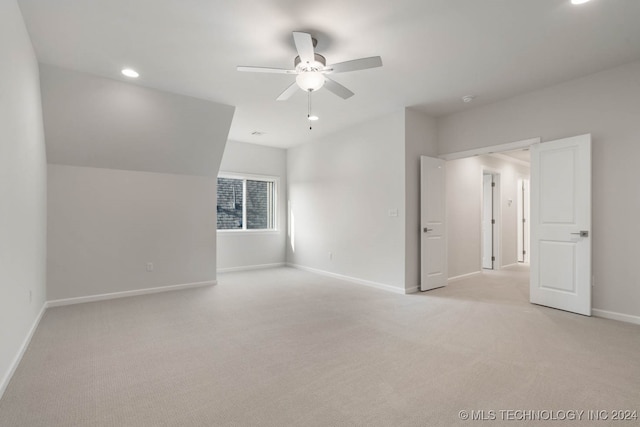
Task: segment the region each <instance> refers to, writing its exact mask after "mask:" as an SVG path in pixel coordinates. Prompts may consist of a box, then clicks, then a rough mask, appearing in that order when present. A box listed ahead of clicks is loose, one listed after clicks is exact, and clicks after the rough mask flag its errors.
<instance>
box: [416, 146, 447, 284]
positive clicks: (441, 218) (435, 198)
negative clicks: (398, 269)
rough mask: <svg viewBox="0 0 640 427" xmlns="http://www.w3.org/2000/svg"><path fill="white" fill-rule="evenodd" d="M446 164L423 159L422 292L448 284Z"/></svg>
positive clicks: (421, 216) (421, 183) (421, 210)
mask: <svg viewBox="0 0 640 427" xmlns="http://www.w3.org/2000/svg"><path fill="white" fill-rule="evenodd" d="M445 215H446V212H445V161H444V160H441V159H434V158H432V157H426V156H422V157H421V158H420V225H421V227H420V231H421V235H422V237H421V239H420V247H421V251H420V259H421V262H420V271H421V274H420V290H422V291H428V290H429V289H434V288H439V287H442V286H445V285H446V284H447V278H448V273H447V225H446V222H445V219H446V216H445Z"/></svg>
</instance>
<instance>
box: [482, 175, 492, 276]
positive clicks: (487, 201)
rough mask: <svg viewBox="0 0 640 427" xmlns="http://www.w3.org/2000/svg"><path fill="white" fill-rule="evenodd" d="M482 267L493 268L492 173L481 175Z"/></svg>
mask: <svg viewBox="0 0 640 427" xmlns="http://www.w3.org/2000/svg"><path fill="white" fill-rule="evenodd" d="M482 268H485V269H489V270H492V269H493V175H491V174H484V175H482Z"/></svg>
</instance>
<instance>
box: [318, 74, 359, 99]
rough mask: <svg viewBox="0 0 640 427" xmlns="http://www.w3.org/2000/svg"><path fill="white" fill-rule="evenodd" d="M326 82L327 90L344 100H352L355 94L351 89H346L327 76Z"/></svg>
mask: <svg viewBox="0 0 640 427" xmlns="http://www.w3.org/2000/svg"><path fill="white" fill-rule="evenodd" d="M325 79H326V80H325V82H324V87H326V88H327V90H329V92H333V93H335V94H336V95H338V96H339V97H340V98H342V99H347V98H351V97H352V96H353V95H354V93H353V92H351V91H350V90H349V89H347V88H346V87H344V86H342V85H341V84H340V83H338V82H336V81H334V80H331V79H330V78H329V77H327V76H325Z"/></svg>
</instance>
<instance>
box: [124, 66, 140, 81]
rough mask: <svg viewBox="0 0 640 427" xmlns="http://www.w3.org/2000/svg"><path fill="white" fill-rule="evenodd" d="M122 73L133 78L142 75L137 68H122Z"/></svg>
mask: <svg viewBox="0 0 640 427" xmlns="http://www.w3.org/2000/svg"><path fill="white" fill-rule="evenodd" d="M122 74H123V75H125V76H127V77H131V78H133V79H135V78H136V77H139V76H140V74H139V73H138V72H137V71H136V70H133V69H131V68H123V69H122Z"/></svg>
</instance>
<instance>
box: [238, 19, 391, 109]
mask: <svg viewBox="0 0 640 427" xmlns="http://www.w3.org/2000/svg"><path fill="white" fill-rule="evenodd" d="M293 41H294V43H295V45H296V50H297V51H298V56H296V58H295V59H294V60H293V67H294V69H292V70H287V69H284V68H267V67H246V66H239V67H238V71H249V72H254V73H278V74H292V75H296V81H295V82H294V83H292V84H291V85H290V86H289V87H288V88H286V89H285V90H284V92H282V93H281V94H280V96H278V98H277V100H278V101H285V100H287V99H289V98H290V97H291V96H292V95H293V94H294V93H295V92H296V90H297V89H298V88H300V89H302V90H304V91H305V92H313V91H316V90H318V89H320V88H321V87H323V86H324V87H326V88H327V89H328V90H329V91H330V92H333V93H334V94H336V95H338V96H339V97H341V98H343V99H347V98H350V97H351V96H353V95H354V93H353V92H351V91H350V90H349V89H347V88H346V87H344V86H342V85H341V84H340V83H338V82H336V81H334V80H332V79H330V78H329V77H327V74H331V73H346V72H349V71H358V70H366V69H368V68H375V67H381V66H382V58H380V57H379V56H372V57H369V58H360V59H354V60H352V61H345V62H339V63H337V64H332V65H327V60H326V59H325V57H324V56H322V55H320V54H318V53H315V51H314V47H315V46H316V44H317V40H316V39H314V38H312V37H311V34H309V33H302V32H298V31H294V32H293Z"/></svg>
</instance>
